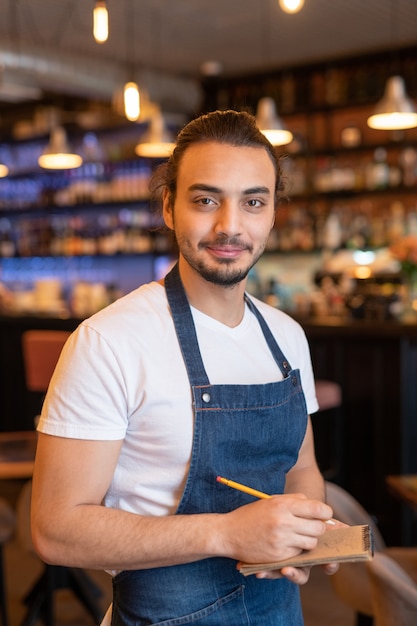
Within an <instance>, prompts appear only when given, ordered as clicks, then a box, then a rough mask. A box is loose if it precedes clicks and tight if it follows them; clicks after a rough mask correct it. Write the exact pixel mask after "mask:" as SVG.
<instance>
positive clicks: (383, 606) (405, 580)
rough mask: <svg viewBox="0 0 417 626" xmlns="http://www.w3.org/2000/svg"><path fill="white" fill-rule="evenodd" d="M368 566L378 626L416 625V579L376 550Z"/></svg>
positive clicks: (376, 624)
mask: <svg viewBox="0 0 417 626" xmlns="http://www.w3.org/2000/svg"><path fill="white" fill-rule="evenodd" d="M366 567H367V569H368V573H369V578H370V583H371V597H372V604H373V607H374V624H375V626H394V625H395V626H415V625H416V624H417V585H416V583H415V582H414V580H412V578H410V576H409V575H408V574H407V573H406V572H405V570H404V569H403V568H402V567H401V566H400V565H399V564H398V563H397V562H396V561H394V560H393V559H391V558H390V557H389V556H388V555H387V554H382V553H376V554H375V556H374V559H373V560H372V561H369V563H367V564H366Z"/></svg>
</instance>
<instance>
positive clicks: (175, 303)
mask: <svg viewBox="0 0 417 626" xmlns="http://www.w3.org/2000/svg"><path fill="white" fill-rule="evenodd" d="M165 290H166V293H167V298H168V304H169V306H170V308H171V313H172V318H173V320H174V326H175V331H176V333H177V337H178V341H179V344H180V348H181V353H182V356H183V359H184V362H185V366H186V368H187V372H188V379H189V381H190V384H191V385H192V386H197V385H210V381H209V379H208V376H207V373H206V370H205V368H204V364H203V359H202V357H201V352H200V348H199V346H198V339H197V333H196V330H195V325H194V320H193V315H192V313H191V309H190V305H189V303H188V300H187V296H186V294H185V291H184V287H183V285H182V282H181V278H180V273H179V269H178V263H176V264H175V265H174V267H173V268H172V270H171V271H170V272H169V273H168V274H167V275H166V276H165Z"/></svg>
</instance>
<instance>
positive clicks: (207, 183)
mask: <svg viewBox="0 0 417 626" xmlns="http://www.w3.org/2000/svg"><path fill="white" fill-rule="evenodd" d="M274 191H275V170H274V166H273V164H272V161H271V159H270V156H269V155H268V153H267V151H266V150H265V149H264V148H252V147H235V146H231V145H229V144H222V143H216V142H211V143H199V144H195V145H193V146H191V147H189V148H188V149H187V150H186V152H185V153H184V155H183V157H182V160H181V162H180V166H179V171H178V179H177V193H176V198H175V204H174V207H170V205H169V202H168V198H165V201H164V220H165V223H166V225H167V226H168V227H169V228H171V229H173V230H174V231H175V235H176V238H177V242H178V247H179V251H180V256H182V257H183V259H184V260H185V261H186V263H188V265H189V266H190V267H191V268H193V269H194V270H195V271H197V272H198V273H199V274H200V275H201V276H202V277H203V278H204V279H205V280H207V281H209V282H212V283H215V284H218V285H224V286H229V285H234V284H236V283H239V282H240V281H241V280H243V279H244V278H245V277H246V276H247V274H248V272H249V270H250V268H251V267H252V266H253V265H254V264H255V263H256V261H257V260H258V259H259V257H260V255H261V254H262V252H263V250H264V248H265V245H266V242H267V239H268V235H269V232H270V230H271V228H272V226H273V223H274V218H275V210H274Z"/></svg>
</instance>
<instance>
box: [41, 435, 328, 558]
mask: <svg viewBox="0 0 417 626" xmlns="http://www.w3.org/2000/svg"><path fill="white" fill-rule="evenodd" d="M120 448H121V442H120V441H85V440H78V439H67V438H61V437H52V436H50V435H45V434H39V442H38V451H37V458H36V464H35V472H34V477H33V493H32V533H33V539H34V544H35V547H36V549H37V551H38V553H39V554H40V556H41V558H42V559H43V560H45V561H46V562H50V563H57V564H62V565H70V566H75V567H88V568H96V569H108V570H113V569H114V570H123V569H139V568H149V567H159V566H166V565H174V564H179V563H187V562H191V561H195V560H199V559H202V558H207V557H212V556H226V557H230V558H233V559H237V560H244V561H252V562H256V561H259V560H262V561H266V560H269V561H274V560H278V559H281V558H288V557H290V556H293V555H294V554H298V553H299V552H300V550H302V549H309V548H312V547H314V546H315V545H316V543H317V537H318V536H319V535H321V534H322V533H323V532H324V529H325V524H324V520H326V519H327V518H328V517H329V516H330V515H331V509H330V507H328V506H327V505H325V504H324V503H322V502H320V501H319V500H316V499H308V498H306V497H305V496H301V495H300V494H288V495H284V496H282V495H281V496H276V497H274V498H270V499H267V500H259V501H256V502H254V503H252V504H248V505H245V506H243V507H240V508H239V509H236V510H235V511H232V512H231V513H227V514H201V515H169V516H164V517H151V516H143V515H137V514H134V513H130V512H125V511H120V510H116V509H110V508H105V507H103V506H102V501H103V498H104V495H105V493H106V491H107V489H108V487H109V485H110V482H111V479H112V476H113V472H114V469H115V467H116V463H117V460H118V456H119V452H120ZM300 471H301V470H300ZM300 491H301V489H300Z"/></svg>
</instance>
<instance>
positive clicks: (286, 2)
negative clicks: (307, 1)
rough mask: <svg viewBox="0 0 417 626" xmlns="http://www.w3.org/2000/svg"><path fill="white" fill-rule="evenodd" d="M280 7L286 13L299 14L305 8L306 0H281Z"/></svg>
mask: <svg viewBox="0 0 417 626" xmlns="http://www.w3.org/2000/svg"><path fill="white" fill-rule="evenodd" d="M279 6H280V7H281V9H282V10H283V11H284V12H285V13H298V11H301V9H302V8H303V6H304V0H279Z"/></svg>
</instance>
